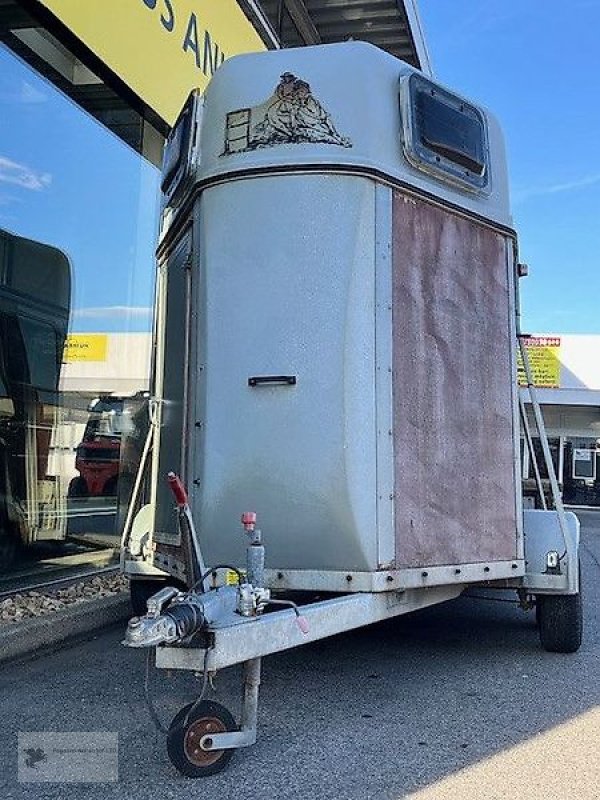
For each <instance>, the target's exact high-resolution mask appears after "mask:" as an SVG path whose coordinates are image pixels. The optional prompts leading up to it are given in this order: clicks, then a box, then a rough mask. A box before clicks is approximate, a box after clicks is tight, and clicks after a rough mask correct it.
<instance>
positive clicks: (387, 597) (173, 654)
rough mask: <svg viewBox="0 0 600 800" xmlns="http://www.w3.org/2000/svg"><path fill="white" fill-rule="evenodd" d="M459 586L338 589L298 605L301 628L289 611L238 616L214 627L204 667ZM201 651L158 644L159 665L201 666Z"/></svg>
mask: <svg viewBox="0 0 600 800" xmlns="http://www.w3.org/2000/svg"><path fill="white" fill-rule="evenodd" d="M463 589H464V586H458V585H457V586H438V587H431V588H430V589H429V590H427V591H423V590H422V589H418V590H408V591H405V592H397V591H396V592H393V591H390V592H385V593H379V594H377V593H374V592H371V593H366V594H351V595H343V596H341V597H337V598H334V599H332V600H323V601H321V602H319V603H311V604H310V605H306V606H300V608H299V611H300V613H301V614H302V616H303V617H305V619H306V620H307V621H308V624H309V630H308V633H306V634H304V633H302V632H301V631H300V629H299V628H298V626H297V624H296V615H295V613H294V611H292V610H290V611H287V610H286V611H276V612H274V613H272V614H263V615H262V616H259V617H256V618H254V619H253V620H251V621H248V620H243V619H242V618H240V622H239V623H238V624H231V622H230V621H228V622H227V623H226V627H223V628H219V627H216V626H215V627H213V628H212V629H211V633H212V635H213V638H214V646H213V647H212V648H211V649H210V650H209V654H208V662H207V665H206V666H207V669H208V670H209V671H211V672H212V671H214V670H218V669H223V668H225V667H229V666H232V665H233V664H239V663H240V662H241V661H249V660H252V659H255V658H260V657H262V656H266V655H270V654H272V653H278V652H281V651H283V650H289V649H291V648H293V647H298V646H300V645H303V644H308V643H309V642H316V641H318V640H320V639H326V638H328V637H329V636H335V635H336V634H338V633H343V632H344V631H349V630H354V629H356V628H361V627H363V626H365V625H370V624H372V623H374V622H380V621H381V620H384V619H390V618H391V617H397V616H400V615H402V614H408V613H410V612H411V611H416V610H418V609H420V608H426V607H427V606H431V605H435V604H436V603H442V602H445V601H446V600H452V599H453V598H455V597H458V596H459V595H460V594H461V592H462V591H463ZM205 653H206V651H205V650H204V649H201V648H184V647H158V648H157V649H156V666H157V667H158V668H159V669H183V670H192V671H202V670H203V669H204V656H205Z"/></svg>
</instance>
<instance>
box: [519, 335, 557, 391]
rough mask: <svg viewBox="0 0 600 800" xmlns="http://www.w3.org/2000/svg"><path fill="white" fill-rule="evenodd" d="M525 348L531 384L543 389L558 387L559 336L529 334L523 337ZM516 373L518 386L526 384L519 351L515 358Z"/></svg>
mask: <svg viewBox="0 0 600 800" xmlns="http://www.w3.org/2000/svg"><path fill="white" fill-rule="evenodd" d="M525 349H526V350H527V355H528V358H529V366H530V367H531V373H532V378H533V385H534V386H539V387H540V388H544V389H558V388H559V387H560V336H530V337H529V338H527V339H525ZM517 375H518V379H519V385H520V386H527V380H526V378H525V370H524V368H523V360H522V358H521V353H519V354H518V359H517Z"/></svg>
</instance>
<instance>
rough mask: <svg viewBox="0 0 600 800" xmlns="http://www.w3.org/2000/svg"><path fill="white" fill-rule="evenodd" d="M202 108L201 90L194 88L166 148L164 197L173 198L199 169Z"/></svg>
mask: <svg viewBox="0 0 600 800" xmlns="http://www.w3.org/2000/svg"><path fill="white" fill-rule="evenodd" d="M201 109H202V96H201V94H200V92H199V90H198V89H194V90H193V91H192V92H191V93H190V95H189V97H188V99H187V101H186V104H185V105H184V107H183V109H182V110H181V112H180V114H179V116H178V118H177V122H176V123H175V125H174V127H173V129H172V130H171V133H170V134H169V138H168V139H167V143H166V145H165V152H164V155H163V166H162V182H161V186H160V188H161V191H162V192H163V194H166V195H169V196H171V197H172V196H173V194H174V193H175V192H176V191H177V189H178V188H179V186H180V185H181V184H182V183H183V182H184V181H185V180H186V178H187V177H188V176H189V174H190V172H191V171H192V170H193V168H194V166H195V164H194V163H193V162H194V161H195V159H196V158H197V156H198V153H197V152H196V149H197V148H196V145H197V141H196V140H197V133H198V125H199V119H200V113H201Z"/></svg>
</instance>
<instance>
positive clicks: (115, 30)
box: [40, 0, 265, 125]
mask: <svg viewBox="0 0 600 800" xmlns="http://www.w3.org/2000/svg"><path fill="white" fill-rule="evenodd" d="M40 2H42V3H43V4H44V5H45V6H47V8H48V9H49V10H50V11H51V12H52V13H53V14H54V15H55V16H56V17H57V18H58V19H59V20H60V21H61V22H62V23H63V24H64V25H66V26H67V27H68V28H69V30H70V31H71V32H72V33H73V34H74V35H75V36H76V37H77V38H78V39H80V40H81V41H82V42H83V43H84V44H85V45H86V46H87V47H89V49H90V50H92V51H93V53H94V54H95V55H96V56H97V57H98V58H99V59H100V60H101V61H103V62H104V63H105V64H106V66H107V67H108V68H109V69H110V70H111V71H112V72H114V73H115V74H116V75H117V76H118V77H119V78H121V80H122V81H124V83H126V84H127V86H128V87H129V88H130V89H131V90H132V91H133V92H135V94H137V95H138V97H140V98H141V99H142V100H143V101H144V102H145V103H146V104H147V105H148V106H150V108H152V109H153V110H154V111H155V112H156V113H157V114H158V115H159V117H161V118H162V119H163V120H165V122H167V123H168V124H169V125H172V124H173V123H174V122H175V120H176V118H177V115H178V113H179V111H180V110H181V108H182V106H183V104H184V102H185V100H186V98H187V96H188V94H189V93H190V90H191V89H194V88H196V87H200V88H201V89H204V88H205V87H206V85H207V83H208V81H209V79H210V77H211V75H212V74H213V73H214V71H215V70H216V68H217V67H218V66H219V65H220V64H222V63H223V61H224V60H225V59H226V58H228V57H229V56H233V55H237V54H238V53H248V52H252V51H257V50H264V49H265V45H264V43H263V41H262V39H261V38H260V36H259V35H258V33H257V32H256V30H255V29H254V27H253V26H252V24H251V23H250V21H249V20H248V18H247V17H246V15H245V14H244V12H243V11H242V10H241V8H240V7H239V6H238V4H237V2H236V0H40Z"/></svg>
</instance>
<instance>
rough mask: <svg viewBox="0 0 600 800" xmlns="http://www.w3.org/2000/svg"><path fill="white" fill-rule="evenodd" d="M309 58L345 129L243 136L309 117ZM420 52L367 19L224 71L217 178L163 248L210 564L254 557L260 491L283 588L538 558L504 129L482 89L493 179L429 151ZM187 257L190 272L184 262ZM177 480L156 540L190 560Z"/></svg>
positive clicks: (212, 114) (272, 559) (209, 138)
mask: <svg viewBox="0 0 600 800" xmlns="http://www.w3.org/2000/svg"><path fill="white" fill-rule="evenodd" d="M286 72H287V73H288V74H293V75H294V76H295V77H297V78H298V79H299V80H302V81H304V82H306V83H307V84H308V85H309V86H310V90H311V94H310V96H311V97H312V98H313V99H314V100H315V101H316V102H317V103H318V104H319V107H320V109H322V112H323V113H326V114H327V115H328V124H329V125H331V128H332V130H334V131H336V132H337V134H338V137H339V140H338V141H336V140H335V133H334V134H331V136H330V138H331V141H330V142H326V143H321V142H315V143H309V142H305V141H304V142H297V143H295V142H281V143H280V142H275V143H273V144H265V145H264V146H257V147H254V148H253V147H252V145H251V144H250V146H249V147H246V148H243V147H241V145H240V144H239V140H236V139H235V136H236V135H237V125H236V124H234V123H236V122H237V118H236V117H235V114H236V113H238V110H239V109H242V111H239V114H238V116H239V115H242V116H243V114H246V116H248V114H249V115H250V117H251V121H250V122H249V123H248V125H249V126H250V127H251V126H252V125H254V126H255V127H256V125H257V124H260V121H261V119H263V118H264V116H265V115H267V116H268V114H269V113H270V114H271V117H273V118H275V122H274V124H275V125H276V124H277V122H278V120H277V119H276V116H277V114H279V116H280V117H281V118H282V119H283V120H284V122H285V114H286V110H285V108H284V110H283V111H281V109H278V110H277V111H276V112H274V111H270V112H269V97H270V96H271V95H273V96H274V97H275V98H277V87H278V86H279V87H281V85H282V83H283V81H282V79H281V78H280V75H281V74H285V73H286ZM350 74H352V75H353V77H352V79H351V80H349V78H348V76H349V75H350ZM411 75H414V79H415V80H421V81H422V79H421V78H420V76H419V75H418V74H417V73H415V71H414V70H413V69H412V68H411V67H409V66H408V65H405V64H403V63H402V62H398V61H397V60H396V59H394V58H392V57H390V56H388V55H386V54H385V53H383V52H381V51H378V50H376V49H375V48H373V47H370V46H368V45H364V44H360V43H350V44H347V45H343V46H331V47H327V48H323V51H322V53H321V54H320V56H319V57H318V58H315V56H314V51H313V50H312V49H310V48H308V49H307V48H303V49H299V50H296V51H287V52H286V53H285V54H281V53H270V54H266V55H265V56H264V57H262V58H255V57H253V56H249V57H248V58H245V57H241V58H236V59H231V61H229V62H227V64H225V65H224V66H223V68H222V69H221V70H219V72H218V74H217V75H216V76H215V78H214V80H213V82H212V84H211V86H210V88H209V90H208V92H207V95H206V99H205V104H204V113H203V122H202V131H201V137H200V148H199V149H200V151H201V157H200V159H199V163H198V165H197V168H196V173H195V175H194V184H193V186H189V188H188V192H187V193H186V195H185V197H181V196H180V197H179V205H177V204H176V205H175V208H176V212H175V213H176V214H180V215H183V218H182V217H181V216H180V217H179V218H177V217H171V221H170V225H169V227H168V228H166V229H165V230H164V232H163V245H162V247H161V251H160V252H161V261H162V266H161V270H162V280H163V281H164V282H165V283H167V284H169V289H168V292H169V296H168V297H167V302H166V308H167V309H169V308H171V307H173V308H175V305H176V304H179V305H180V306H181V307H182V310H181V311H174V314H175V315H176V316H177V317H178V318H179V319H177V320H175V321H174V322H173V324H177V323H179V324H180V326H181V332H180V335H173V333H171V332H170V335H168V336H167V338H166V345H165V350H164V353H163V358H164V362H163V364H164V366H163V376H164V384H163V387H162V389H163V393H164V399H165V401H166V403H168V404H169V409H168V410H166V412H165V414H164V419H163V421H164V422H165V423H166V424H165V426H164V427H163V428H162V430H161V439H162V440H164V439H165V438H168V439H169V445H168V449H169V450H170V451H171V452H169V453H168V455H165V458H164V459H161V461H163V464H161V465H160V467H159V469H158V472H157V484H159V483H160V478H159V475H160V473H162V474H163V475H164V474H165V473H166V471H168V469H173V468H174V469H177V470H180V471H181V472H182V473H183V477H184V480H185V482H186V483H187V484H188V487H189V491H190V503H191V508H192V511H193V514H194V517H195V520H196V524H197V526H198V528H199V529H200V531H201V537H202V548H203V553H204V556H205V559H206V562H207V563H208V564H211V563H218V562H222V561H228V562H233V563H238V564H241V563H243V558H244V551H243V542H241V541H238V538H237V537H234V536H231V534H230V532H231V530H232V528H234V527H235V524H236V519H237V515H238V510H239V509H243V508H255V509H256V511H257V512H258V513H259V514H260V519H261V525H262V527H263V528H264V530H266V531H272V535H271V536H270V541H269V559H268V566H269V568H271V569H272V570H273V571H274V573H275V576H276V575H277V573H283V577H281V578H276V577H275V578H274V585H277V586H278V587H280V588H287V587H293V588H306V589H309V588H316V587H317V586H318V588H320V589H326V588H330V589H332V590H340V589H342V590H346V589H347V588H358V589H362V590H364V589H365V588H374V587H375V586H376V584H377V576H376V573H378V572H379V571H381V570H390V569H391V570H398V569H402V570H403V571H405V577H406V579H407V580H410V581H411V583H415V581H416V582H417V583H418V585H422V584H423V582H424V581H423V579H422V576H421V572H422V571H423V568H431V570H432V571H431V572H430V574H429V575H428V576H427V577H428V579H429V580H428V581H425V583H438V584H439V583H446V582H448V579H449V580H450V582H454V581H458V582H463V581H464V580H465V575H466V574H468V575H469V576H470V578H473V577H481V578H484V577H486V578H490V577H495V578H504V577H509V576H514V575H516V574H521V575H522V574H523V573H524V560H523V535H522V522H521V512H520V506H521V502H520V489H519V487H520V474H519V468H518V463H517V461H518V435H519V434H518V417H517V397H516V379H515V374H516V372H515V370H516V367H515V364H516V354H515V348H516V335H515V323H514V320H515V306H514V296H515V289H514V285H513V280H514V252H513V242H514V236H513V234H512V232H511V230H510V222H511V220H510V214H509V208H508V194H507V179H506V167H505V157H504V150H503V144H502V137H501V134H500V131H499V129H498V126H497V123H496V122H495V120H494V119H493V118H492V117H491V116H490V115H489V114H488V113H487V112H484V111H482V110H480V109H478V110H477V113H478V114H479V115H480V116H479V117H478V118H476V119H475V127H476V130H478V129H479V128H478V126H481V128H482V129H483V133H484V137H485V144H486V146H487V148H488V149H487V152H482V153H481V157H482V159H483V160H484V162H485V163H484V165H483V169H484V170H485V179H484V185H483V186H481V187H477V186H474V185H471V184H469V182H468V176H467V181H466V182H465V183H463V184H461V183H460V180H459V178H457V177H456V176H455V175H454V174H453V173H452V172H450V173H445V174H444V173H440V174H441V176H442V177H441V178H440V175H436V174H435V173H431V172H430V171H429V170H427V171H426V170H425V169H422V168H419V167H418V166H415V165H413V164H412V163H411V162H410V161H409V160H408V158H407V155H406V154H407V144H406V142H405V144H404V146H403V144H402V138H403V136H406V135H405V134H403V129H402V120H401V117H400V114H399V104H402V105H404V106H405V107H406V108H407V112H406V113H409V108H410V104H411V102H412V103H415V99H414V95H415V94H417V101H416V102H418V93H419V92H421V93H423V92H426V91H428V89H429V86H430V85H431V84H429V83H428V82H426V83H424V84H423V85H420V84H418V85H417V86H416V88H415V87H412V86H411V85H410V78H411ZM298 76H299V77H298ZM438 91H439V92H440V102H441V103H444V101H445V100H446V98H445V97H444V96H443V95H441V91H442V90H438ZM280 93H281V89H280ZM411 94H412V95H413V97H411V96H410V95H411ZM264 101H267V103H266V104H265V102H264ZM277 102H278V101H277V99H275V100H274V101H273V102H272V103H271V104H270V105H271V106H272V105H274V104H275V105H277ZM265 105H266V106H267V111H266V112H263V109H264V106H265ZM279 105H280V106H281V105H282V103H279ZM283 105H284V106H285V103H283ZM256 107H258V108H259V109H260V110H259V111H257V110H256ZM446 107H447V108H449V110H450V112H451V113H452V114H457V115H458V116H459V117H460V114H461V112H460V111H455V110H454V108H453V107H452V106H451V105H449V104H448V105H447V106H446ZM470 108H473V107H470ZM228 115H229V116H228ZM313 116H314V117H315V118H316V121H317V123H318V122H319V121H320V120H319V117H318V114H316V115H313ZM463 116H464V117H465V119H466V123H467V125H469V124H471V119H470V118H469V117H468V116H465V115H464V114H463ZM232 117H233V122H232V121H231V120H232ZM228 120H229V127H227V125H228ZM255 120H258V122H255ZM309 122H310V120H309ZM307 124H308V123H307ZM242 127H243V126H242ZM323 131H325V133H324V134H323ZM321 134H323V136H322V138H327V128H323V126H321V127H320V128H318V130H317V131H316V132H315V134H314V136H315V138H318V137H319V136H320V135H321ZM468 134H469V131H468V130H467V131H466V134H465V135H468ZM285 135H286V131H285V130H284V131H283V132H282V134H281V138H283V137H284V136H285ZM309 135H310V133H309ZM232 137H233V138H232ZM230 139H231V141H230ZM227 148H229V151H228V149H227ZM236 148H237V149H236ZM409 152H412V151H409ZM465 163H467V162H466V161H465ZM465 171H466V170H465ZM202 184H204V186H202ZM178 188H181V187H178ZM184 199H185V200H187V203H182V200H184ZM181 205H184V206H187V207H186V208H181ZM188 222H189V224H190V225H191V229H190V228H187V229H185V224H183V223H186V224H187V223H188ZM182 228H184V229H185V231H183V232H182V233H180V231H182ZM182 235H183V237H184V238H183V241H182V238H181V236H182ZM177 262H179V263H180V264H181V262H183V264H182V265H181V266H179V267H178V263H177ZM184 267H189V268H190V272H191V275H190V276H189V278H188V280H187V281H185V279H184V278H185V276H182V275H180V274H179V275H176V276H172V275H169V272H178V273H181V272H185V268H184ZM177 280H179V281H180V287H179V292H177V290H176V287H175V286H174V283H175V281H177ZM186 291H187V292H189V297H188V298H187V299H186V298H185V297H184V296H183V295H184V293H185V292H186ZM175 294H179V295H180V296H179V297H175V296H171V295H175ZM186 304H187V306H188V309H189V312H188V316H187V318H188V319H189V321H190V329H189V331H187V330H184V323H185V319H186V314H185V311H184V310H183V309H185V306H186ZM167 313H169V312H167ZM169 324H170V322H169V320H167V325H169ZM186 341H187V342H188V344H187V346H186V344H185V343H186ZM185 354H187V356H188V359H187V362H188V363H187V365H186V364H183V363H182V360H183V359H182V356H183V355H185ZM278 376H281V377H282V378H284V379H283V380H280V381H277V380H272V379H273V378H274V377H275V378H276V377H278ZM253 378H257V379H258V382H257V383H255V385H250V384H251V382H252V379H253ZM285 378H287V379H288V380H289V382H286V380H285ZM261 381H264V382H261ZM292 381H294V383H292ZM179 406H180V407H181V408H182V409H183V408H184V407H185V412H184V411H182V412H180V413H175V414H173V409H177V407H179ZM169 416H172V417H173V418H174V425H173V426H172V427H171V426H170V425H169ZM186 416H187V419H185V420H184V419H183V418H184V417H186ZM179 442H180V443H181V444H179V445H178V443H179ZM178 451H179V452H178ZM164 491H165V492H166V491H168V490H167V488H166V484H165V489H164ZM160 492H161V490H160V489H159V496H158V498H157V499H158V503H159V506H162V505H164V503H166V506H167V509H168V510H167V513H164V511H163V512H161V510H160V509H159V511H158V517H157V527H156V529H155V530H154V531H153V537H154V540H155V541H156V542H157V543H159V546H158V547H157V553H156V563H157V565H158V566H161V567H167V569H169V563H170V560H172V554H171V553H170V552H169V550H165V551H164V552H165V555H163V556H161V550H162V548H161V547H160V544H164V545H166V546H167V547H168V546H169V545H172V544H177V542H178V538H177V537H178V533H177V527H176V517H175V515H174V513H173V511H172V503H171V501H170V498H169V499H167V498H168V495H166V496H165V500H164V502H163V503H161V494H160ZM161 559H162V560H161ZM458 566H461V567H463V566H464V567H465V568H466V569H467V573H464V572H461V573H460V574H456V572H455V569H456V567H458ZM414 570H416V571H418V573H419V575H418V576H417V575H416V573H414V574H411V571H414ZM484 570H485V572H484ZM342 573H343V575H342ZM349 573H350V574H352V573H359V575H357V576H356V581H357V582H356V584H355V585H354V587H353V586H352V585H350V586H348V584H349V583H350V584H352V583H353V582H354V578H353V581H352V582H350V581H347V580H346V575H347V574H349ZM366 575H371V576H372V577H371V578H369V579H367V578H366Z"/></svg>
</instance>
